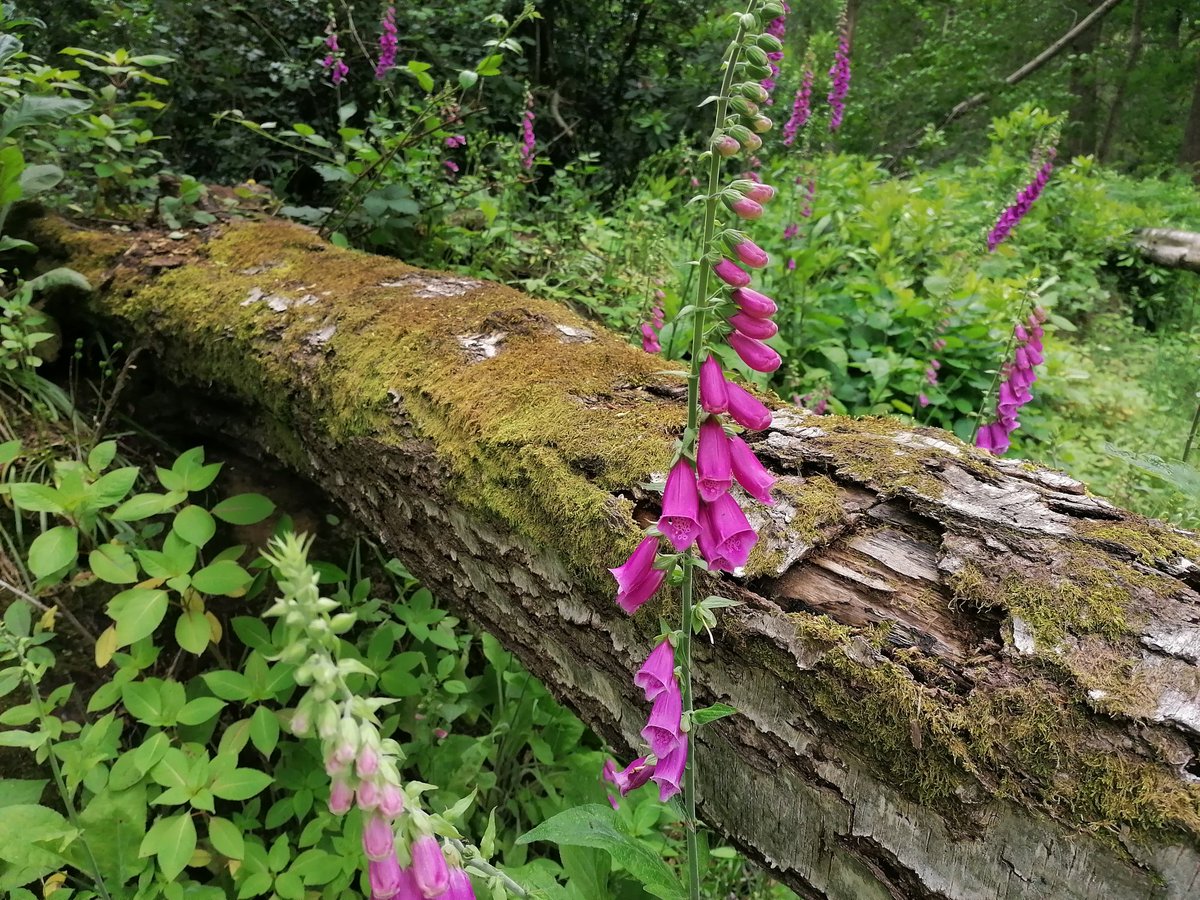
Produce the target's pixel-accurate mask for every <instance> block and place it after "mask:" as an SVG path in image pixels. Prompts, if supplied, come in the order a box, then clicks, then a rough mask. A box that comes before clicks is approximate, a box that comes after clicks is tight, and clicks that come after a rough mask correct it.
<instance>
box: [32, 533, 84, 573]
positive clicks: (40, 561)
mask: <svg viewBox="0 0 1200 900" xmlns="http://www.w3.org/2000/svg"><path fill="white" fill-rule="evenodd" d="M78 558H79V531H78V530H77V529H76V528H74V527H73V526H71V525H58V526H56V527H54V528H51V529H50V530H49V531H46V532H43V533H42V534H39V535H38V536H37V537H36V538H34V541H33V543H32V544H30V545H29V571H30V572H32V573H33V574H34V575H36V576H37V577H38V578H47V577H49V576H50V575H53V574H54V573H55V572H58V571H59V570H61V569H65V568H66V567H67V566H70V565H74V563H75V561H76V560H77V559H78Z"/></svg>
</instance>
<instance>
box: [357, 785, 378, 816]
mask: <svg viewBox="0 0 1200 900" xmlns="http://www.w3.org/2000/svg"><path fill="white" fill-rule="evenodd" d="M355 796H356V799H357V800H358V808H359V809H361V810H362V811H363V812H370V811H371V810H373V809H375V808H377V807H378V806H379V798H380V793H379V785H378V784H376V783H375V781H374V779H371V778H368V779H366V780H365V781H360V782H359V784H358V791H356V793H355Z"/></svg>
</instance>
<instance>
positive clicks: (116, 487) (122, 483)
mask: <svg viewBox="0 0 1200 900" xmlns="http://www.w3.org/2000/svg"><path fill="white" fill-rule="evenodd" d="M138 474H139V471H138V468H137V466H126V467H125V468H123V469H114V470H113V471H111V472H108V473H106V474H104V475H101V476H100V477H99V478H97V479H96V481H95V483H94V484H93V485H92V486H91V487H90V488H88V494H89V496H90V497H91V500H92V505H93V506H95V507H100V508H102V507H105V506H113V505H115V504H117V503H119V502H120V501H121V500H122V499H123V498H124V497H125V495H126V494H128V493H129V492H130V490H132V489H133V483H134V482H135V481H137V477H138Z"/></svg>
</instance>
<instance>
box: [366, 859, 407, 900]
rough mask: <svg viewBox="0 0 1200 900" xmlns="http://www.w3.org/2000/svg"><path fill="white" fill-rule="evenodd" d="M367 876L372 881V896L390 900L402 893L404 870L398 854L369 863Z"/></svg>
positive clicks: (381, 899)
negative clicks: (389, 899)
mask: <svg viewBox="0 0 1200 900" xmlns="http://www.w3.org/2000/svg"><path fill="white" fill-rule="evenodd" d="M367 877H368V878H369V880H370V882H371V896H372V897H378V898H380V900H388V898H391V897H395V896H396V895H397V894H398V893H400V887H401V885H402V884H403V881H404V872H403V870H402V869H401V867H400V860H398V859H397V858H396V854H395V853H393V854H392V855H391V856H387V857H385V858H383V859H378V860H376V859H373V860H371V861H370V862H369V863H367Z"/></svg>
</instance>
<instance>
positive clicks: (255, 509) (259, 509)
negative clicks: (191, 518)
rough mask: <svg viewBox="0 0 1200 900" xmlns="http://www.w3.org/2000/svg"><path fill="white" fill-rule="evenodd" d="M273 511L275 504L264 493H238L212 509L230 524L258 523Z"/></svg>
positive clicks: (223, 520)
mask: <svg viewBox="0 0 1200 900" xmlns="http://www.w3.org/2000/svg"><path fill="white" fill-rule="evenodd" d="M273 512H275V504H274V503H272V502H271V501H270V500H269V499H267V498H266V497H264V496H263V495H262V494H238V495H237V496H235V497H230V498H229V499H228V500H222V501H221V502H220V503H218V504H217V505H216V506H214V507H213V509H212V514H213V515H214V516H216V517H217V518H218V519H220V520H221V521H222V522H228V523H229V524H230V525H257V524H258V523H259V522H261V521H262V520H263V519H265V518H266V517H267V516H269V515H271V513H273Z"/></svg>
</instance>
